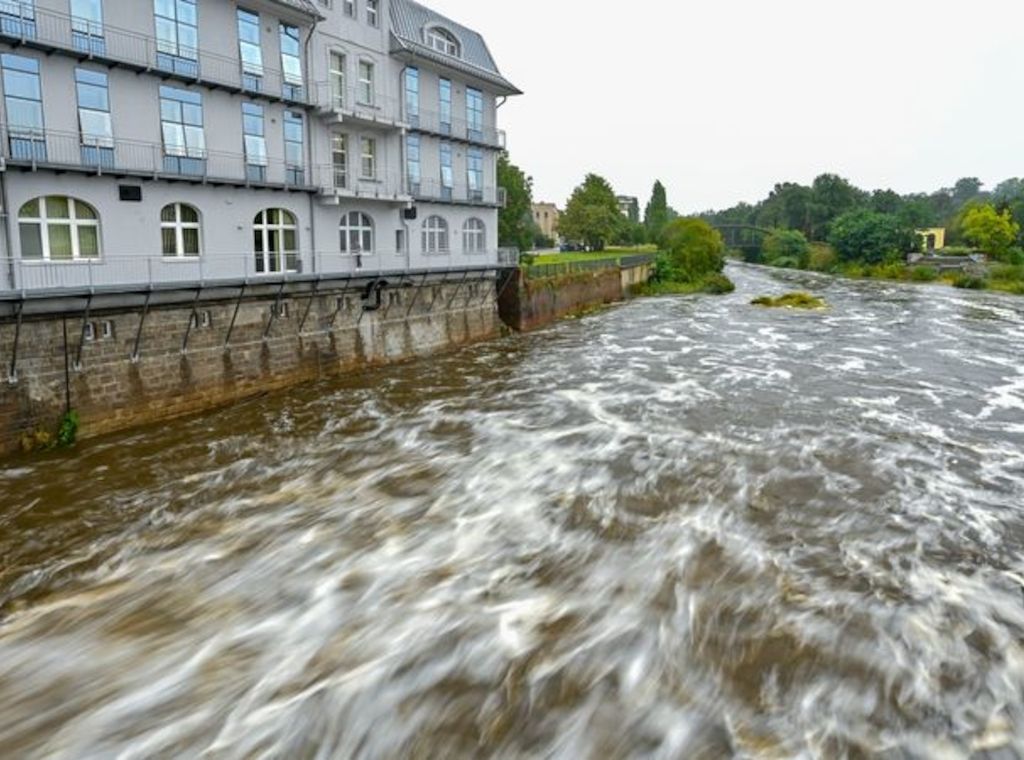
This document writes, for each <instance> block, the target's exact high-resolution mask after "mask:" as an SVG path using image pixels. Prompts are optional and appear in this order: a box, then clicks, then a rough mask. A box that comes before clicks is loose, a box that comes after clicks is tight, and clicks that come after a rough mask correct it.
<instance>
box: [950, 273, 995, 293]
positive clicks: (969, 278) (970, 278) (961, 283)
mask: <svg viewBox="0 0 1024 760" xmlns="http://www.w3.org/2000/svg"><path fill="white" fill-rule="evenodd" d="M987 285H988V282H987V281H986V280H985V278H984V277H978V276H977V275H974V274H966V273H962V274H958V275H957V276H956V277H954V278H953V287H954V288H960V289H962V290H984V289H985V288H986V287H987Z"/></svg>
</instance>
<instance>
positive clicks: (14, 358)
mask: <svg viewBox="0 0 1024 760" xmlns="http://www.w3.org/2000/svg"><path fill="white" fill-rule="evenodd" d="M24 312H25V302H24V301H19V302H18V319H17V321H16V322H15V323H14V346H13V348H12V349H11V365H10V367H8V369H7V382H8V383H10V384H11V385H15V384H17V382H18V340H20V338H21V317H22V314H24Z"/></svg>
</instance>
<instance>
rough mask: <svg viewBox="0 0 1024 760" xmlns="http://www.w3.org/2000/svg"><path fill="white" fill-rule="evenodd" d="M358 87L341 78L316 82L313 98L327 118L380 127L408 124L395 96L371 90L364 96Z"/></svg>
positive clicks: (364, 92) (405, 125) (363, 91)
mask: <svg viewBox="0 0 1024 760" xmlns="http://www.w3.org/2000/svg"><path fill="white" fill-rule="evenodd" d="M367 94H368V93H367V92H366V91H365V90H364V89H363V88H360V87H343V86H342V85H341V83H340V82H317V83H316V84H315V85H314V86H313V101H314V102H315V103H316V105H317V108H319V109H320V111H321V113H322V114H324V116H325V117H326V118H327V119H333V120H336V121H338V122H344V121H358V122H361V123H362V124H376V125H379V126H381V127H399V128H402V127H407V126H408V124H406V123H405V122H404V120H403V119H402V110H401V103H400V101H399V100H398V98H395V97H393V96H391V95H383V94H381V93H378V92H376V91H374V92H373V93H372V94H370V97H367Z"/></svg>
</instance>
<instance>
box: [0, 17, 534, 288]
mask: <svg viewBox="0 0 1024 760" xmlns="http://www.w3.org/2000/svg"><path fill="white" fill-rule="evenodd" d="M515 94H518V90H517V89H516V88H515V87H514V86H513V85H512V84H511V83H510V82H508V81H507V80H506V79H505V78H504V77H503V76H502V75H501V73H500V71H499V69H498V68H497V66H496V64H495V62H494V60H493V58H492V57H491V54H490V52H489V51H488V49H487V46H486V43H485V42H484V41H483V38H482V37H481V36H480V35H479V34H477V33H476V32H474V31H472V30H470V29H467V28H465V27H463V26H461V25H460V24H457V23H455V22H453V21H451V20H449V19H447V18H445V17H443V16H441V15H439V14H437V13H435V12H433V11H431V10H429V9H427V8H425V7H423V6H421V5H418V4H416V3H414V2H411V1H410V0H240V2H237V3H236V2H234V0H3V2H2V3H0V203H2V212H3V231H2V232H3V234H2V235H0V261H2V265H0V292H2V291H4V290H7V291H8V292H12V291H13V292H23V293H24V292H31V291H47V292H49V291H53V290H56V291H59V290H61V289H64V288H75V287H89V288H103V287H107V288H111V289H116V288H118V287H121V286H124V285H139V284H146V283H148V284H150V285H164V284H167V285H170V284H174V283H178V282H220V281H225V282H226V281H237V280H239V279H243V280H248V279H250V278H257V279H258V278H260V277H267V278H273V277H278V278H280V277H282V276H285V277H286V276H288V275H296V276H299V275H311V274H318V273H351V274H353V275H359V274H361V273H373V272H410V271H424V272H425V271H434V270H450V269H460V268H480V267H487V266H494V265H495V264H497V263H498V255H499V254H498V247H497V234H498V230H497V228H498V209H499V207H500V206H501V204H502V197H501V193H500V192H499V188H498V187H497V182H496V161H497V155H498V152H499V151H500V150H501V149H502V148H503V147H504V134H503V133H502V132H501V131H500V130H499V129H498V123H497V115H498V106H499V105H500V103H501V102H502V101H503V99H504V98H506V97H508V96H511V95H515Z"/></svg>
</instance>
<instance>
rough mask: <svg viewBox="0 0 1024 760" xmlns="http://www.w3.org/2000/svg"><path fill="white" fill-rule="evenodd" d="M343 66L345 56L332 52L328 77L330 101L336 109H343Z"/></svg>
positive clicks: (344, 98) (344, 99)
mask: <svg viewBox="0 0 1024 760" xmlns="http://www.w3.org/2000/svg"><path fill="white" fill-rule="evenodd" d="M345 64H346V59H345V54H344V53H340V52H338V51H336V50H332V51H331V58H330V67H329V71H328V76H329V78H330V81H331V99H332V100H333V104H334V107H335V108H337V109H342V108H344V107H345V101H346V97H345Z"/></svg>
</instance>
